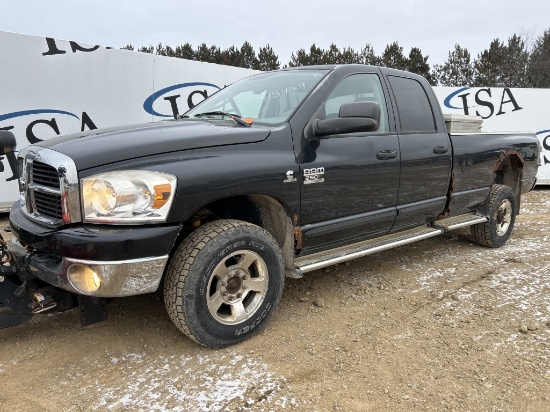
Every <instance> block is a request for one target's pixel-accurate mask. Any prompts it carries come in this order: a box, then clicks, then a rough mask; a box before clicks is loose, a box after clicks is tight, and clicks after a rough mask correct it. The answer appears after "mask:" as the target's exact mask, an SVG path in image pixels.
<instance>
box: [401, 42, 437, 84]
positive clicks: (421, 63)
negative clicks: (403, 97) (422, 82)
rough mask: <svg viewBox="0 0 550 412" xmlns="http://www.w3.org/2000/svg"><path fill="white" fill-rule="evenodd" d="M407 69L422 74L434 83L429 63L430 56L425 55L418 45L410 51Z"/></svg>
mask: <svg viewBox="0 0 550 412" xmlns="http://www.w3.org/2000/svg"><path fill="white" fill-rule="evenodd" d="M407 70H408V71H410V72H413V73H416V74H419V75H421V76H424V77H425V78H426V80H428V82H430V84H432V85H433V84H434V82H435V80H434V79H433V76H432V72H431V70H430V65H429V64H428V56H426V57H424V56H423V55H422V51H421V50H420V49H419V48H418V47H413V48H412V49H411V51H410V52H409V58H408V59H407Z"/></svg>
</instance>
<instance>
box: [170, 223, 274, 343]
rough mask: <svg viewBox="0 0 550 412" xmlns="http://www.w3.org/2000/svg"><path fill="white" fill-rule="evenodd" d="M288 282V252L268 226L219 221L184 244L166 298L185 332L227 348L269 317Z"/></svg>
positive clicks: (178, 251) (174, 261)
mask: <svg viewBox="0 0 550 412" xmlns="http://www.w3.org/2000/svg"><path fill="white" fill-rule="evenodd" d="M283 283H284V266H283V258H282V254H281V251H280V248H279V246H278V245H277V243H276V241H275V240H274V239H273V237H272V236H271V235H270V234H269V233H268V232H267V231H266V230H264V229H262V228H261V227H258V226H255V225H252V224H250V223H246V222H242V221H238V220H219V221H216V222H211V223H208V224H206V225H204V226H202V227H200V228H198V229H197V230H196V231H195V232H193V233H192V234H191V235H190V237H189V238H188V239H186V240H185V241H184V242H183V243H182V244H180V245H179V246H178V248H177V249H176V251H175V253H174V256H173V257H172V259H171V261H170V263H169V266H168V268H167V273H166V279H165V283H164V301H165V304H166V308H167V310H168V314H169V316H170V318H171V319H172V321H173V322H174V324H175V325H176V326H177V327H178V328H179V329H180V330H181V331H182V332H183V333H185V334H186V335H187V336H189V337H190V338H191V339H193V340H195V341H197V342H198V343H200V344H202V345H205V346H210V347H223V346H228V345H232V344H235V343H237V342H240V341H243V340H245V339H247V338H248V337H250V336H252V335H253V334H254V333H256V332H257V331H258V330H259V329H260V328H261V327H262V326H263V325H264V324H265V323H266V322H267V321H268V320H269V318H270V317H271V316H272V314H273V312H274V311H275V308H276V306H277V304H278V303H279V301H280V299H281V295H282V291H283Z"/></svg>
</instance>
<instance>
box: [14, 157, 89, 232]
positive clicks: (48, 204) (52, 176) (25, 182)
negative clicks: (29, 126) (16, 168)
mask: <svg viewBox="0 0 550 412" xmlns="http://www.w3.org/2000/svg"><path fill="white" fill-rule="evenodd" d="M19 155H20V159H19V162H20V163H19V164H20V176H19V179H20V191H21V208H22V210H23V211H24V212H25V214H26V215H27V216H28V217H29V218H30V219H33V220H36V221H38V222H40V223H42V224H45V225H46V226H50V227H58V226H61V225H63V224H67V223H72V222H78V221H80V206H79V196H78V177H77V172H76V166H75V164H74V162H73V161H72V159H70V158H69V157H67V156H65V155H63V154H61V153H59V152H55V151H53V150H50V149H46V148H41V147H33V146H29V147H28V148H25V149H23V150H22V151H21V152H20V154H19Z"/></svg>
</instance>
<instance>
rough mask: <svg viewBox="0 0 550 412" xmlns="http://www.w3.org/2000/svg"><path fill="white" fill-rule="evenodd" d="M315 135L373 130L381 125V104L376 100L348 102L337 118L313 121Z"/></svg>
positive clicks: (323, 135) (341, 108)
mask: <svg viewBox="0 0 550 412" xmlns="http://www.w3.org/2000/svg"><path fill="white" fill-rule="evenodd" d="M312 126H313V135H314V136H315V137H325V136H330V135H335V134H344V133H354V132H373V131H376V130H378V128H379V127H380V105H379V104H378V103H376V102H357V103H347V104H343V105H342V106H340V113H339V114H338V117H337V118H335V119H324V120H318V119H317V120H314V121H313V124H312Z"/></svg>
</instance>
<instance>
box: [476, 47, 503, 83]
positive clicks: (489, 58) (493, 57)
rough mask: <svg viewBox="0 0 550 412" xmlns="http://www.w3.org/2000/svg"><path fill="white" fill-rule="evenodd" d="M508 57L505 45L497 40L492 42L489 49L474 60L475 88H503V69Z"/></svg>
mask: <svg viewBox="0 0 550 412" xmlns="http://www.w3.org/2000/svg"><path fill="white" fill-rule="evenodd" d="M506 59H507V57H506V48H505V47H504V44H503V43H502V42H501V41H500V40H499V39H495V40H493V41H492V42H491V44H490V46H489V49H486V50H484V51H482V52H481V53H480V54H478V56H477V59H475V60H474V82H473V85H474V86H478V87H484V86H488V87H502V86H506V85H505V84H503V83H504V82H503V76H502V69H503V66H504V62H505V60H506Z"/></svg>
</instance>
